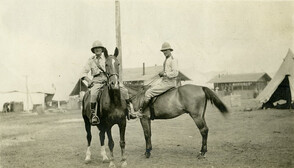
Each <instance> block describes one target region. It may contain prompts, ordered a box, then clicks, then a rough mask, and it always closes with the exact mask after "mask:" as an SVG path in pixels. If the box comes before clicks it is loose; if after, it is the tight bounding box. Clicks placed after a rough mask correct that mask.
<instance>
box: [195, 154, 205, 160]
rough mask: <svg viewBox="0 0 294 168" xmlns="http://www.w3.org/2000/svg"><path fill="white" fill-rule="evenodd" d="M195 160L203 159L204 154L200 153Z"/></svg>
mask: <svg viewBox="0 0 294 168" xmlns="http://www.w3.org/2000/svg"><path fill="white" fill-rule="evenodd" d="M197 158H198V159H205V153H202V152H200V153H199V154H198V155H197Z"/></svg>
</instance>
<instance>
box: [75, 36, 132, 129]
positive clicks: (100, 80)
mask: <svg viewBox="0 0 294 168" xmlns="http://www.w3.org/2000/svg"><path fill="white" fill-rule="evenodd" d="M104 50H105V48H104V46H103V44H102V43H101V42H100V41H98V40H97V41H95V42H94V43H93V45H92V48H91V51H92V53H94V54H95V55H94V56H92V57H90V58H89V59H88V61H87V63H86V65H85V66H84V68H83V69H82V75H81V79H82V80H86V81H87V82H88V85H89V86H91V90H90V94H91V98H90V102H91V113H92V114H93V115H92V116H93V117H92V121H91V123H92V125H98V124H99V123H100V119H99V117H98V115H97V113H96V112H95V111H98V110H99V109H97V110H95V109H96V104H97V103H96V101H97V96H98V93H99V90H100V89H101V88H102V87H103V85H104V84H105V82H106V81H107V77H106V76H105V74H104V73H103V72H105V60H106V58H105V56H104V54H103V53H104ZM89 72H91V76H92V77H93V78H92V79H90V78H89V77H88V73H89ZM121 91H122V92H123V93H122V94H123V95H125V98H126V102H127V106H128V109H129V111H130V112H131V114H132V111H134V110H133V106H132V103H131V101H130V99H129V95H128V92H127V90H126V89H125V88H121Z"/></svg>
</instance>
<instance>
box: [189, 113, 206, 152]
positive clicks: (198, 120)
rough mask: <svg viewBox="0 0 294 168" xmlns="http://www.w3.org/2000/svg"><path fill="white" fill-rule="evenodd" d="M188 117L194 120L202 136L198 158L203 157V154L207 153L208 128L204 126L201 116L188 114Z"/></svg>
mask: <svg viewBox="0 0 294 168" xmlns="http://www.w3.org/2000/svg"><path fill="white" fill-rule="evenodd" d="M190 116H191V117H192V119H193V120H194V122H195V124H196V126H197V127H198V129H199V131H200V133H201V136H202V147H201V150H200V155H199V157H205V153H206V152H207V137H208V127H207V125H206V122H205V119H204V118H202V117H201V116H199V115H193V114H190Z"/></svg>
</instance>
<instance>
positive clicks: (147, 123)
mask: <svg viewBox="0 0 294 168" xmlns="http://www.w3.org/2000/svg"><path fill="white" fill-rule="evenodd" d="M140 122H141V125H142V128H143V131H144V136H145V142H146V152H145V156H146V158H149V157H150V155H151V150H152V144H151V120H150V119H149V118H141V119H140Z"/></svg>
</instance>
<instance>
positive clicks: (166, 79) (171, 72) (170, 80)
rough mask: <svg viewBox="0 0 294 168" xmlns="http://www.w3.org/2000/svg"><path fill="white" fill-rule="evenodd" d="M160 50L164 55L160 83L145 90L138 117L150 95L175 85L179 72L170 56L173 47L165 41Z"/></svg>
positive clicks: (141, 114) (155, 94)
mask: <svg viewBox="0 0 294 168" xmlns="http://www.w3.org/2000/svg"><path fill="white" fill-rule="evenodd" d="M160 51H161V52H163V54H164V56H165V60H164V63H163V71H162V72H160V73H159V74H158V75H159V76H160V77H161V81H160V83H158V84H157V85H155V86H153V87H151V88H149V89H148V90H147V91H146V92H145V97H144V102H143V105H142V106H141V108H140V109H139V111H138V112H136V113H137V114H136V115H137V116H138V117H143V112H144V109H145V108H146V107H147V106H148V104H149V101H150V99H151V98H152V97H154V96H158V95H160V94H162V93H164V92H166V91H167V90H169V89H171V88H173V87H176V86H177V79H176V78H177V76H178V74H179V71H178V62H177V60H176V59H175V58H174V57H173V56H172V54H171V52H172V51H173V49H172V48H171V46H170V44H169V43H167V42H165V43H163V44H162V47H161V50H160Z"/></svg>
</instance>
